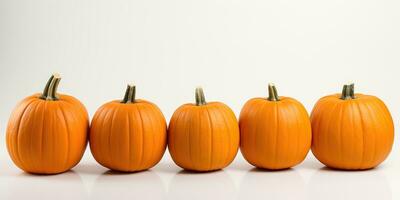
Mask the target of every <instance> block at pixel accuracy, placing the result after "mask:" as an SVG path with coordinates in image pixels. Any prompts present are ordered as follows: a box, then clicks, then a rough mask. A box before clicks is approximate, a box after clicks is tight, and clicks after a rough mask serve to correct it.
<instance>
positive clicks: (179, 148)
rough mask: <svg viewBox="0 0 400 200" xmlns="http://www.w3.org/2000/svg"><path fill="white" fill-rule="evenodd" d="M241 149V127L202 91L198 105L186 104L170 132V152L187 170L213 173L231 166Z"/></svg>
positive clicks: (175, 118)
mask: <svg viewBox="0 0 400 200" xmlns="http://www.w3.org/2000/svg"><path fill="white" fill-rule="evenodd" d="M238 148H239V127H238V123H237V119H236V117H235V114H234V113H233V111H232V110H231V109H230V108H229V107H228V106H226V105H225V104H223V103H220V102H210V103H207V102H206V101H205V98H204V93H203V90H202V89H201V88H197V89H196V104H192V103H189V104H184V105H182V106H180V107H179V108H178V109H177V110H176V111H175V112H174V114H173V116H172V118H171V121H170V124H169V128H168V149H169V152H170V154H171V156H172V159H173V160H174V162H175V163H176V164H177V165H178V166H180V167H182V168H183V169H186V170H193V171H212V170H218V169H222V168H224V167H226V166H228V165H229V164H230V163H231V162H232V161H233V159H234V158H235V156H236V154H237V151H238Z"/></svg>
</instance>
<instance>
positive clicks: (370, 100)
mask: <svg viewBox="0 0 400 200" xmlns="http://www.w3.org/2000/svg"><path fill="white" fill-rule="evenodd" d="M311 124H312V131H313V141H312V146H311V149H312V152H313V154H314V155H315V157H317V159H318V160H319V161H321V162H322V163H323V164H325V165H326V166H328V167H331V168H337V169H344V170H362V169H369V168H373V167H375V166H377V165H379V164H380V163H381V162H383V161H384V160H385V158H386V157H387V156H388V155H389V153H390V151H391V149H392V145H393V138H394V126H393V120H392V117H391V115H390V112H389V110H388V109H387V107H386V106H385V104H384V103H383V102H382V101H381V100H380V99H379V98H377V97H375V96H371V95H364V94H354V84H349V85H344V86H343V91H342V94H333V95H329V96H325V97H323V98H321V99H320V100H319V101H318V102H317V103H316V104H315V106H314V109H313V111H312V114H311Z"/></svg>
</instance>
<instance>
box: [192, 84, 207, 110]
mask: <svg viewBox="0 0 400 200" xmlns="http://www.w3.org/2000/svg"><path fill="white" fill-rule="evenodd" d="M195 97H196V106H202V105H206V104H207V102H206V98H205V97H204V92H203V88H201V87H198V88H196V92H195Z"/></svg>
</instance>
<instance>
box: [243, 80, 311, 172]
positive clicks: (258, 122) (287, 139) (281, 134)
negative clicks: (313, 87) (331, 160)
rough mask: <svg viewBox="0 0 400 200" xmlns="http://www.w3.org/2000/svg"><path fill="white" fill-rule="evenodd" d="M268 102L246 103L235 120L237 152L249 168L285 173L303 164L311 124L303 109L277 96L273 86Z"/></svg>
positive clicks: (309, 137)
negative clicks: (238, 128) (237, 119)
mask: <svg viewBox="0 0 400 200" xmlns="http://www.w3.org/2000/svg"><path fill="white" fill-rule="evenodd" d="M268 93H269V97H268V98H253V99H250V100H249V101H247V102H246V104H245V105H244V107H243V108H242V111H241V113H240V118H239V127H240V141H241V142H240V150H241V152H242V154H243V156H244V158H245V159H246V160H247V161H248V162H249V163H250V164H252V165H254V166H256V167H259V168H265V169H272V170H277V169H285V168H289V167H293V166H295V165H297V164H299V163H300V162H302V161H303V160H304V158H305V157H306V155H307V153H308V151H309V149H310V145H311V124H310V120H309V116H308V113H307V111H306V109H305V108H304V106H303V105H302V104H301V103H300V102H298V101H297V100H295V99H293V98H290V97H282V96H278V93H277V90H276V88H275V86H274V85H273V84H269V86H268Z"/></svg>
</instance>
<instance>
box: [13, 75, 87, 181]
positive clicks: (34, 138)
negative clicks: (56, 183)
mask: <svg viewBox="0 0 400 200" xmlns="http://www.w3.org/2000/svg"><path fill="white" fill-rule="evenodd" d="M60 80H61V77H60V76H59V75H58V74H55V75H52V76H51V77H50V79H49V81H48V82H47V84H46V87H45V89H44V92H43V93H42V94H34V95H32V96H29V97H27V98H25V99H24V100H22V101H21V102H20V103H19V104H18V105H17V106H16V108H15V109H14V111H13V112H12V114H11V117H10V120H9V122H8V127H7V149H8V153H9V154H10V156H11V159H12V160H13V162H14V163H15V164H16V165H17V166H18V167H19V168H21V169H22V170H24V171H26V172H30V173H38V174H56V173H61V172H64V171H67V170H69V169H71V168H72V167H74V166H75V165H76V164H78V162H79V161H80V159H81V158H82V155H83V153H84V151H85V148H86V144H87V133H88V129H89V120H88V114H87V112H86V109H85V107H84V106H83V105H82V103H81V102H79V101H78V100H77V99H75V98H74V97H72V96H68V95H64V94H57V87H58V84H59V82H60Z"/></svg>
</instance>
